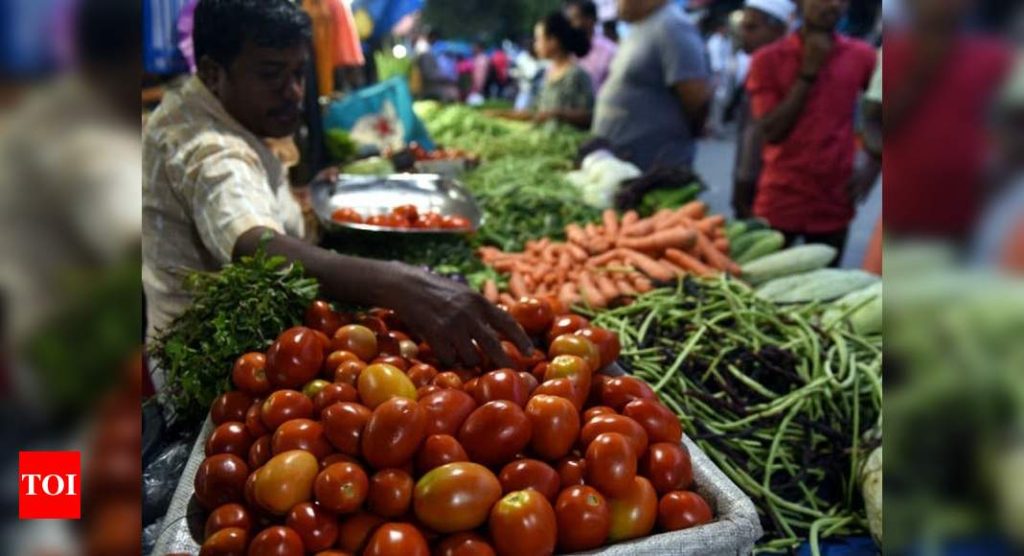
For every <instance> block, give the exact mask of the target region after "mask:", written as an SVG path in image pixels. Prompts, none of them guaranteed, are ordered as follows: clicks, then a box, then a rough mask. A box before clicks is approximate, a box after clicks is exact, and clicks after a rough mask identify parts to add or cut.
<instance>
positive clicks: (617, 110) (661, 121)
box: [592, 0, 711, 171]
mask: <svg viewBox="0 0 1024 556" xmlns="http://www.w3.org/2000/svg"><path fill="white" fill-rule="evenodd" d="M618 6H619V17H620V18H621V19H622V20H624V21H626V22H628V23H629V24H630V31H629V35H627V36H626V38H625V39H624V40H623V41H622V43H621V45H620V46H619V52H618V54H617V55H616V57H615V60H614V61H613V62H612V66H611V70H610V73H609V75H608V80H607V81H606V82H605V85H604V87H602V88H601V91H600V93H599V94H598V97H597V107H596V110H595V113H594V125H593V129H592V131H593V133H594V135H596V136H598V137H601V138H604V139H606V140H607V141H609V142H610V143H611V144H612V146H613V147H614V148H615V150H616V151H617V154H619V155H620V156H622V157H625V158H626V159H628V160H629V161H630V162H632V163H634V164H635V165H637V166H638V167H639V168H640V169H642V170H645V171H646V170H649V169H651V168H653V167H689V166H691V165H692V163H693V159H694V155H695V154H696V144H695V141H696V138H697V136H699V135H700V134H701V132H702V131H703V128H704V121H705V120H706V118H707V113H708V104H709V100H710V98H711V88H710V86H709V84H708V77H709V70H708V60H707V54H706V53H705V51H704V44H703V42H702V41H701V38H700V35H699V34H698V32H697V29H696V28H695V27H694V26H693V24H691V23H690V22H689V21H687V19H686V17H685V16H684V14H683V12H682V10H681V9H680V8H679V7H678V6H677V5H676V4H675V3H670V2H668V1H667V0H618Z"/></svg>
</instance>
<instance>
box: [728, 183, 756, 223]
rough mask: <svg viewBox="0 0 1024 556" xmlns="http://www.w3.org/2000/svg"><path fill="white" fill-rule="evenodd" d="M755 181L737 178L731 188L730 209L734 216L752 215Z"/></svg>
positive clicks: (744, 216) (746, 216)
mask: <svg viewBox="0 0 1024 556" xmlns="http://www.w3.org/2000/svg"><path fill="white" fill-rule="evenodd" d="M756 189H757V182H750V181H743V180H737V181H736V182H735V183H734V184H733V189H732V211H733V213H735V216H736V218H743V219H746V218H750V217H751V216H753V215H754V191H755V190H756Z"/></svg>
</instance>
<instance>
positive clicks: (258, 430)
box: [245, 400, 270, 438]
mask: <svg viewBox="0 0 1024 556" xmlns="http://www.w3.org/2000/svg"><path fill="white" fill-rule="evenodd" d="M262 407H263V400H254V401H253V402H252V405H250V406H249V409H248V410H247V411H246V412H245V430H247V431H249V436H251V437H253V438H259V437H261V436H263V435H264V434H267V433H268V432H270V431H269V430H268V429H267V425H266V424H264V423H263V417H261V409H262Z"/></svg>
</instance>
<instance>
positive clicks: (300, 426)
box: [270, 419, 333, 460]
mask: <svg viewBox="0 0 1024 556" xmlns="http://www.w3.org/2000/svg"><path fill="white" fill-rule="evenodd" d="M270 447H271V448H273V450H274V454H275V455H276V454H280V453H283V452H287V451H288V450H305V451H307V452H309V453H311V454H313V456H314V457H315V458H316V459H318V460H320V459H323V458H325V457H327V456H328V454H330V453H331V452H332V451H333V450H332V449H331V445H330V443H329V442H327V437H326V436H324V427H323V425H321V424H320V423H318V422H316V421H313V420H311V419H292V420H291V421H285V422H284V423H282V424H281V426H280V427H277V430H276V431H274V436H273V438H272V439H271V440H270Z"/></svg>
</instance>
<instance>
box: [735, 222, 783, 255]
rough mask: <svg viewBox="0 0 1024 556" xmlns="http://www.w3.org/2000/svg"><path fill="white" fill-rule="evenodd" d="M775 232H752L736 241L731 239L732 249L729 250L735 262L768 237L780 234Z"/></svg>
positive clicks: (743, 234)
mask: <svg viewBox="0 0 1024 556" xmlns="http://www.w3.org/2000/svg"><path fill="white" fill-rule="evenodd" d="M778 233H779V232H776V231H775V230H750V229H747V231H746V232H744V233H742V234H740V236H739V237H737V238H736V239H730V240H729V241H730V243H731V247H730V249H729V251H730V253H731V254H732V258H733V260H736V259H738V258H739V257H741V256H743V254H744V253H746V252H747V251H749V250H750V248H751V247H753V246H754V244H755V243H757V242H758V241H761V240H763V239H764V238H766V237H771V236H774V235H775V234H778ZM783 239H785V238H783Z"/></svg>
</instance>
